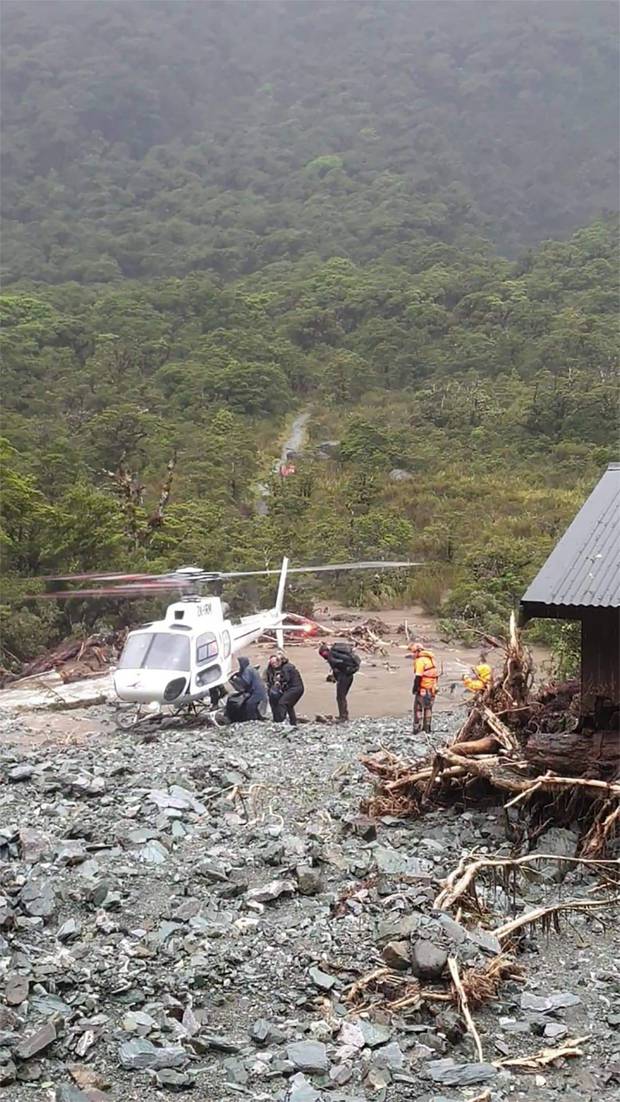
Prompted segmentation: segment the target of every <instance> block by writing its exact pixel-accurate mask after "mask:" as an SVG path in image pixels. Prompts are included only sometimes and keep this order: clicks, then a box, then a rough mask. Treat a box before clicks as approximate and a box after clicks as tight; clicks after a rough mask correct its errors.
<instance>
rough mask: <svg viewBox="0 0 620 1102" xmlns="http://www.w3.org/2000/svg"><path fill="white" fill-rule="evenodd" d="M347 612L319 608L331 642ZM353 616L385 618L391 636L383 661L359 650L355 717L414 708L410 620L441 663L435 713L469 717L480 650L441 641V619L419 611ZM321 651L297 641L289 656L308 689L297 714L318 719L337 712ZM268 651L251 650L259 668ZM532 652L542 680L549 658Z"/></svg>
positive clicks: (495, 660) (493, 655) (352, 703)
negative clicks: (469, 681) (469, 688)
mask: <svg viewBox="0 0 620 1102" xmlns="http://www.w3.org/2000/svg"><path fill="white" fill-rule="evenodd" d="M346 611H347V610H345V609H343V608H342V607H340V606H337V605H330V606H323V611H318V610H317V613H316V618H317V620H318V621H319V622H321V623H324V624H325V626H326V627H329V629H330V631H331V632H332V634H331V636H330V639H329V640H328V641H330V642H333V641H334V640H336V639H338V638H344V637H345V636H343V635H341V634H340V633H341V632H342V631H343V629H346V627H347V626H348V625H347V624H346V623H345V622H341V621H334V620H333V619H332V617H333V616H334V614H335V615H341V614H343V613H345V612H346ZM354 615H355V616H359V617H360V619H365V618H366V617H373V618H378V619H381V620H382V621H383V622H384V623H386V624H387V625H389V628H390V632H389V634H388V635H387V636H386V637H385V640H384V642H385V644H386V647H387V655H386V656H385V657H381V656H379V655H372V654H367V653H365V652H363V651H360V657H361V658H362V667H361V669H360V671H359V673H358V674H357V675H356V677H355V681H354V683H353V688H352V689H351V692H350V695H349V711H350V713H351V717H352V718H353V717H355V716H371V717H374V718H376V717H379V716H400V715H406V714H407V713H408V712H409V711H410V710H411V705H412V699H411V685H412V668H411V659H410V658H409V657H408V654H407V641H406V638H405V636H404V635H403V634H398V627H399V625H401V624H403V623H404V622H405V621H407V624H408V628H409V632H410V634H411V638H412V639H416V640H419V641H420V642H422V643H424V644H425V645H427V646H430V647H431V649H432V650H433V653H434V655H435V658H436V660H437V664H438V667H439V671H440V675H441V676H440V680H439V692H438V694H437V700H436V704H435V707H436V709H437V711H444V712H448V711H450V712H452V711H454V710H458V709H460V708H462V710H463V715H464V714H465V705H466V703H467V701H468V700H470V699H471V696H470V694H469V693H465V692H464V691H463V688H462V677H463V674H467V673H469V672H470V670H471V667H472V666H473V665H474V664H475V663H476V662H477V661H478V658H479V654H480V648H479V647H465V646H463V645H462V644H459V643H446V642H443V641H442V640H441V639H440V637H439V625H438V623H437V621H436V620H434V619H433V618H432V617H430V616H428V615H427V614H426V613H425V612H424V611H423V610H422V609H421V608H419V607H415V606H414V607H411V608H402V609H393V610H389V611H384V612H370V611H368V610H363V609H356V610H355V613H354ZM354 622H355V621H353V623H354ZM317 647H318V639H313V640H311V641H309V640H305V641H304V642H303V643H302V644H299V643H294V642H293V643H291V644H290V645H289V646H288V655H289V657H290V659H291V661H292V662H293V663H294V664H295V665H296V666H297V667H298V669H299V670H300V672H301V675H302V677H303V680H304V685H305V687H306V692H305V695H304V697H303V700H302V701H301V703H300V708H299V710H300V712H303V713H304V714H306V715H308V716H314V715H316V714H317V713H326V714H333V713H334V712H335V710H336V706H335V688H334V686H333V685H332V684H329V683H326V681H325V678H326V676H327V674H328V672H329V670H328V667H327V664H326V663H325V661H324V660H323V659H322V658H321V657H320V655H319V654H318V653H317ZM269 653H270V648H269V647H267V646H263V645H262V644H255V645H254V646H252V647H250V648H249V649H248V651H247V654H248V655H249V656H250V658H251V660H252V662H253V663H255V664H257V665H259V664H260V666H261V668H264V666H265V665H266V664H267V658H268V656H269ZM533 653H534V660H535V663H536V669H537V671H538V673H539V676H542V675H543V667H544V664H545V663H546V662H548V660H549V654H548V652H547V651H545V650H544V649H543V648H534V652H533ZM487 654H488V660H489V662H490V664H491V666H492V667H493V669H494V670H498V671H499V670H501V667H502V659H503V652H502V651H501V650H497V649H493V648H488V650H487Z"/></svg>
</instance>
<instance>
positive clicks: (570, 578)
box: [521, 463, 620, 618]
mask: <svg viewBox="0 0 620 1102" xmlns="http://www.w3.org/2000/svg"><path fill="white" fill-rule="evenodd" d="M541 606H552V608H557V607H561V608H563V609H568V608H575V610H576V618H578V616H579V614H578V612H577V609H579V608H620V463H610V465H609V467H608V468H607V470H606V471H605V474H604V475H603V477H602V478H601V480H600V482H599V483H598V485H596V486H595V487H594V489H593V491H592V493H591V494H590V496H589V498H588V499H587V501H586V502H585V504H584V505H583V506H582V507H581V509H580V510H579V512H578V513H577V516H576V517H575V519H574V520H573V522H572V524H571V525H570V526H569V528H567V530H566V532H565V533H564V535H563V536H562V538H561V540H560V541H559V543H557V544H556V546H555V548H554V550H553V551H552V552H551V554H550V555H549V558H548V559H547V561H546V563H545V565H544V566H543V567H542V569H541V570H540V571H539V573H538V574H537V575H536V577H535V578H534V581H533V582H532V583H531V585H530V586H529V588H528V590H527V592H526V593H525V594H524V596H523V598H522V601H521V607H522V610H523V613H524V614H525V616H526V617H528V616H540V615H547V616H552V615H553V612H552V611H551V608H549V609H548V611H547V610H545V609H544V608H542V607H541Z"/></svg>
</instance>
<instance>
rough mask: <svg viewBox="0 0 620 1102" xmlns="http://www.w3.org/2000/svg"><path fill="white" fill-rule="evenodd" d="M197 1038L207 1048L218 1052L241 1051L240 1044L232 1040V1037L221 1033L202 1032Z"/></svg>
mask: <svg viewBox="0 0 620 1102" xmlns="http://www.w3.org/2000/svg"><path fill="white" fill-rule="evenodd" d="M197 1040H198V1041H199V1042H200V1043H201V1045H204V1046H205V1047H206V1048H207V1049H209V1048H211V1049H215V1051H216V1052H239V1049H240V1047H241V1046H240V1045H238V1044H237V1042H236V1041H231V1039H230V1037H224V1036H223V1035H222V1034H221V1033H201V1034H200V1037H199V1038H197Z"/></svg>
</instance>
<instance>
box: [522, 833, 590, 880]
mask: <svg viewBox="0 0 620 1102" xmlns="http://www.w3.org/2000/svg"><path fill="white" fill-rule="evenodd" d="M578 843H579V835H578V834H576V833H575V832H574V831H572V830H567V829H566V828H565V827H551V828H550V830H547V831H545V833H544V834H542V835H541V836H540V838H539V839H538V840H537V842H536V845H535V846H534V849H533V850H532V853H549V854H553V855H554V856H557V857H574V856H575V852H576V850H577V845H578ZM534 867H535V868H536V869H538V871H539V872H540V873H541V875H542V876H544V878H545V880H551V881H555V882H556V883H559V882H560V881H561V880H563V879H564V877H565V876H566V874H567V872H568V871H569V869H570V867H571V863H570V861H545V860H544V858H543V859H541V860H540V861H536V862H535V863H534Z"/></svg>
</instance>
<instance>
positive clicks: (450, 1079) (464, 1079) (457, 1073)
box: [428, 1060, 497, 1087]
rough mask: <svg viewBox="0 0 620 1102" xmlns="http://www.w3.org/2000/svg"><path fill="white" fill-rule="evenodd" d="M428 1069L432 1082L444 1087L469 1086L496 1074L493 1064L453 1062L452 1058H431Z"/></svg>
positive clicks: (483, 1081) (491, 1077)
mask: <svg viewBox="0 0 620 1102" xmlns="http://www.w3.org/2000/svg"><path fill="white" fill-rule="evenodd" d="M428 1071H429V1074H430V1077H431V1079H432V1080H433V1082H434V1083H441V1084H442V1086H444V1087H469V1086H471V1085H473V1084H474V1083H486V1082H487V1080H489V1079H494V1078H495V1076H496V1075H497V1068H496V1067H493V1064H455V1063H454V1060H433V1061H432V1062H431V1063H430V1064H428Z"/></svg>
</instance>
